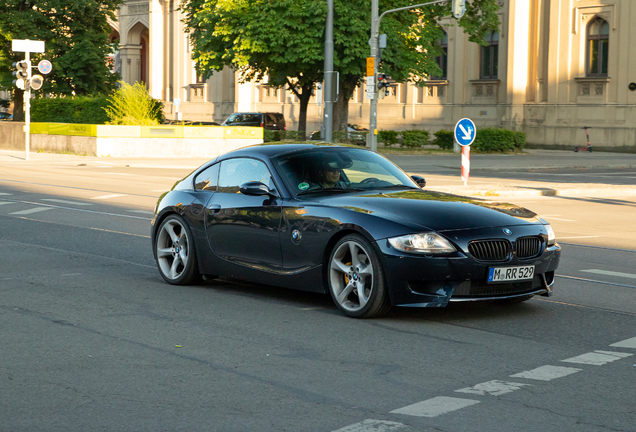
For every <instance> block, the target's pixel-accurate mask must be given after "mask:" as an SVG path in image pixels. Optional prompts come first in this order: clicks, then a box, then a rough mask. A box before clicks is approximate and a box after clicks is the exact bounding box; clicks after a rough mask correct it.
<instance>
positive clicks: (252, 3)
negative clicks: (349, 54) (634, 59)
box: [181, 0, 327, 131]
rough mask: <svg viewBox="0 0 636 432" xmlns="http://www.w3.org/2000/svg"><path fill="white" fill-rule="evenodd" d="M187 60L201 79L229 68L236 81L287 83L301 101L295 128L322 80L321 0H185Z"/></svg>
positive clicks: (303, 119)
mask: <svg viewBox="0 0 636 432" xmlns="http://www.w3.org/2000/svg"><path fill="white" fill-rule="evenodd" d="M181 10H182V12H183V13H184V14H185V19H184V23H185V25H186V28H187V31H189V32H190V40H191V42H192V46H193V48H192V59H193V60H195V62H196V64H197V71H198V72H199V73H200V74H201V75H203V76H205V77H206V78H207V77H209V76H210V75H212V74H213V73H214V72H215V71H220V70H222V69H223V68H224V67H226V66H228V67H231V68H233V69H234V70H236V71H238V73H239V82H241V83H244V82H248V81H255V82H262V81H263V80H265V79H267V80H268V81H267V83H268V84H269V85H273V86H285V85H286V86H287V88H288V89H289V90H290V91H292V93H294V94H295V95H296V97H298V99H299V101H300V116H299V125H298V130H299V131H305V129H306V119H307V106H308V105H309V99H310V98H311V95H312V93H313V90H314V86H315V83H316V82H318V81H320V80H321V79H322V78H321V77H322V66H323V65H322V63H323V58H324V53H323V52H322V51H323V50H324V40H323V39H321V35H323V34H324V27H325V24H324V21H325V18H324V17H325V16H326V12H327V6H326V3H325V1H324V0H238V1H229V0H184V2H183V3H182V5H181Z"/></svg>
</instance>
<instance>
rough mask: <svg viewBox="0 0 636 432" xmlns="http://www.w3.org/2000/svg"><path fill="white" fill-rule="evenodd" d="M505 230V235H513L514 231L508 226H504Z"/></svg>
mask: <svg viewBox="0 0 636 432" xmlns="http://www.w3.org/2000/svg"><path fill="white" fill-rule="evenodd" d="M503 232H504V234H505V235H512V231H510V230H509V229H508V228H504V229H503Z"/></svg>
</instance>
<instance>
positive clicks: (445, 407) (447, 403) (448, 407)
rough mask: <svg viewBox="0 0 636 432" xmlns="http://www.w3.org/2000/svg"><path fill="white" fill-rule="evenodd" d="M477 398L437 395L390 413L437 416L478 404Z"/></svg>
mask: <svg viewBox="0 0 636 432" xmlns="http://www.w3.org/2000/svg"><path fill="white" fill-rule="evenodd" d="M478 403H479V401H478V400H474V399H460V398H452V397H447V396H438V397H434V398H433V399H427V400H425V401H422V402H418V403H416V404H413V405H409V406H405V407H404V408H399V409H396V410H393V411H391V414H405V415H410V416H416V417H437V416H438V415H442V414H446V413H449V412H451V411H456V410H458V409H461V408H465V407H467V406H471V405H475V404H478Z"/></svg>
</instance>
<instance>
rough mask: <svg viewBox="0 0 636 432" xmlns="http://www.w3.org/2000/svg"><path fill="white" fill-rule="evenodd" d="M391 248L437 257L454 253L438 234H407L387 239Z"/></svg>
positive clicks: (450, 245) (448, 243)
mask: <svg viewBox="0 0 636 432" xmlns="http://www.w3.org/2000/svg"><path fill="white" fill-rule="evenodd" d="M389 243H390V244H391V246H393V247H394V248H396V249H397V250H401V251H402V252H409V253H417V254H427V255H437V254H447V253H451V252H455V250H456V249H455V247H454V246H453V245H452V244H450V242H449V241H448V240H446V239H445V238H444V237H442V236H440V235H439V234H435V233H422V234H409V235H405V236H400V237H393V238H390V239H389Z"/></svg>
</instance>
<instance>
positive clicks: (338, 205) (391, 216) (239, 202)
mask: <svg viewBox="0 0 636 432" xmlns="http://www.w3.org/2000/svg"><path fill="white" fill-rule="evenodd" d="M425 184H426V182H425V180H424V179H423V178H421V177H416V176H414V177H409V176H408V175H407V174H405V173H404V172H403V171H402V170H401V169H400V168H398V167H397V166H395V165H394V164H393V163H392V162H390V161H389V160H387V159H385V158H384V157H382V156H380V155H379V154H377V153H375V152H372V151H369V150H365V149H361V148H353V147H340V146H331V145H306V144H288V145H260V146H254V147H248V148H244V149H240V150H236V151H233V152H230V153H227V154H224V155H222V156H219V157H217V158H216V159H214V160H212V161H210V162H209V163H207V164H205V165H203V166H201V167H200V168H198V169H196V170H195V171H194V172H192V173H191V174H190V175H189V176H188V177H186V178H185V179H183V180H181V181H179V182H177V183H176V184H175V186H174V187H173V188H172V190H171V191H170V192H167V193H165V194H164V195H162V196H161V198H160V199H159V201H158V202H157V207H156V209H155V217H154V218H153V221H152V248H153V253H154V256H155V258H156V261H157V266H158V267H159V272H160V273H161V276H162V277H163V278H164V279H165V280H166V281H167V282H168V283H170V284H175V285H189V284H194V283H196V282H198V281H200V280H201V279H202V278H204V277H205V278H206V279H209V278H215V277H224V278H231V279H240V280H245V281H252V282H258V283H263V284H270V285H279V286H284V287H288V288H294V289H300V290H306V291H314V292H321V293H327V292H328V293H329V294H330V295H331V296H332V297H333V300H334V302H335V303H336V305H337V306H338V308H340V310H342V312H344V313H345V314H346V315H348V316H351V317H357V318H369V317H375V316H380V315H382V314H384V313H386V312H387V311H388V310H389V308H390V307H391V306H392V305H393V306H418V307H442V306H446V305H447V304H448V302H453V301H475V300H490V301H493V300H494V301H499V302H511V303H514V302H521V301H525V300H528V299H530V298H531V297H532V296H534V295H542V296H550V295H551V294H552V285H553V283H554V272H555V270H556V269H557V266H558V264H559V258H560V255H561V248H560V246H559V245H558V244H557V243H556V240H555V236H554V232H553V231H552V228H551V227H550V225H549V224H548V223H547V222H546V221H544V220H543V219H540V218H539V217H538V216H537V215H536V214H535V213H533V212H531V211H529V210H527V209H525V208H522V207H518V206H516V205H512V204H502V203H492V202H488V201H480V200H474V199H469V198H465V197H460V196H456V195H450V194H443V193H436V192H427V191H425V190H422V188H423V187H424V186H425Z"/></svg>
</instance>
